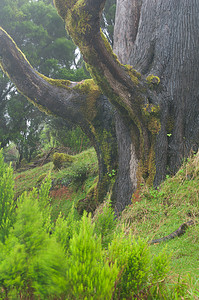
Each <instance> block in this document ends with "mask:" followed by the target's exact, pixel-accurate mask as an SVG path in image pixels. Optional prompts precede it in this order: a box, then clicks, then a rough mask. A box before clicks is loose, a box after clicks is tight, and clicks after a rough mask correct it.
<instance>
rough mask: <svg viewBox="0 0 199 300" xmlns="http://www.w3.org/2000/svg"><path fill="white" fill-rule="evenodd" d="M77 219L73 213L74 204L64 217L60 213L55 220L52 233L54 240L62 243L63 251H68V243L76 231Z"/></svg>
mask: <svg viewBox="0 0 199 300" xmlns="http://www.w3.org/2000/svg"><path fill="white" fill-rule="evenodd" d="M78 229H79V220H78V218H77V216H76V215H75V209H74V206H72V209H71V210H70V212H69V214H68V216H67V218H66V219H64V218H63V216H62V214H61V213H60V215H59V217H58V218H57V221H56V226H55V231H54V235H55V237H56V240H57V241H58V242H59V243H60V244H61V245H62V247H63V249H64V251H65V252H68V251H69V243H70V240H71V238H72V237H73V235H74V233H75V232H78Z"/></svg>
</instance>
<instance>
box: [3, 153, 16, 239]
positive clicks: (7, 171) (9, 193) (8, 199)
mask: <svg viewBox="0 0 199 300" xmlns="http://www.w3.org/2000/svg"><path fill="white" fill-rule="evenodd" d="M2 151H3V150H0V241H2V242H3V241H4V240H5V238H6V236H7V235H8V233H9V229H10V227H11V226H12V224H13V222H14V218H15V215H14V211H15V205H14V179H13V169H12V167H11V165H10V166H8V165H7V164H6V163H5V162H4V159H3V153H2Z"/></svg>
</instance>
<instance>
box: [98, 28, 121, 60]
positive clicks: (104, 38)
mask: <svg viewBox="0 0 199 300" xmlns="http://www.w3.org/2000/svg"><path fill="white" fill-rule="evenodd" d="M100 34H101V38H102V40H103V42H104V45H105V47H106V50H107V51H108V53H109V54H110V55H111V56H112V57H113V58H114V59H115V61H116V62H117V63H118V64H119V65H120V62H119V60H118V57H117V55H116V54H115V53H114V52H113V49H112V47H111V45H110V43H109V42H108V40H107V38H106V36H105V35H104V33H103V32H102V29H101V28H100Z"/></svg>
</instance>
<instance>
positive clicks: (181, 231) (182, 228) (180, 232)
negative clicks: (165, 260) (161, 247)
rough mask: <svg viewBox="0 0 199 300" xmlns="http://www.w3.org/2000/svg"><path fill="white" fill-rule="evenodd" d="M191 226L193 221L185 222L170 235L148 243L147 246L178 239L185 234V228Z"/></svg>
mask: <svg viewBox="0 0 199 300" xmlns="http://www.w3.org/2000/svg"><path fill="white" fill-rule="evenodd" d="M193 224H194V222H193V220H190V221H188V222H185V223H183V224H182V225H180V227H179V228H178V229H176V230H175V231H174V232H172V233H171V234H169V235H167V236H164V237H162V238H160V239H156V240H152V241H149V242H148V244H149V245H154V244H159V243H161V242H165V241H168V240H172V239H174V238H175V237H179V236H181V235H183V234H184V233H185V231H186V230H187V228H188V227H189V226H191V225H193Z"/></svg>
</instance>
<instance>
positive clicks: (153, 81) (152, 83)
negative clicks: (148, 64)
mask: <svg viewBox="0 0 199 300" xmlns="http://www.w3.org/2000/svg"><path fill="white" fill-rule="evenodd" d="M146 81H147V83H148V85H149V87H150V88H151V89H154V88H156V87H157V86H158V85H159V83H160V78H159V77H158V76H154V75H153V74H150V75H149V76H148V77H147V78H146Z"/></svg>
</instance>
